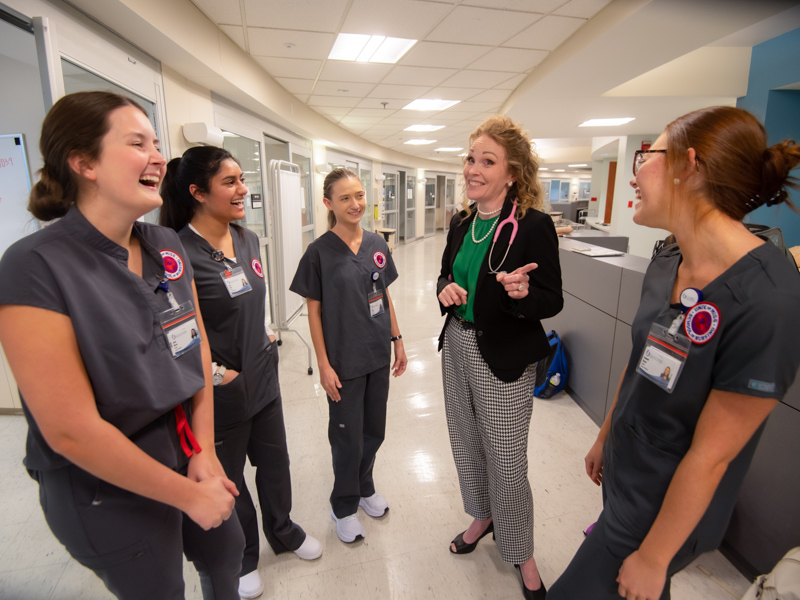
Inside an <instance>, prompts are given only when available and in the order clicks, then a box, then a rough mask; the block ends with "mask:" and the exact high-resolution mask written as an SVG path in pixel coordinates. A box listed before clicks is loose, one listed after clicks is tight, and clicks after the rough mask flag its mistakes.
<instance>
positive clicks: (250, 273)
mask: <svg viewBox="0 0 800 600" xmlns="http://www.w3.org/2000/svg"><path fill="white" fill-rule="evenodd" d="M161 195H162V197H163V199H164V206H163V208H162V209H161V214H160V222H161V224H162V225H166V226H167V227H171V228H172V229H174V230H176V231H177V232H178V235H179V236H180V238H181V241H182V242H183V245H184V247H185V248H186V251H187V253H188V255H189V259H190V261H191V263H192V267H193V268H194V271H195V280H196V282H197V296H198V298H199V301H200V308H201V309H202V311H203V315H204V317H205V319H206V323H207V327H208V340H209V343H210V345H211V357H212V359H213V361H214V362H213V364H212V371H213V382H214V425H215V434H216V450H217V455H218V456H219V459H220V462H221V463H222V465H223V467H224V468H225V472H226V473H227V474H228V477H230V478H231V479H232V480H233V482H234V483H235V484H236V487H237V488H238V490H239V496H238V497H237V498H236V514H237V515H238V517H239V521H241V524H242V529H243V530H244V534H245V539H246V545H245V550H244V558H243V560H242V571H241V574H240V579H239V595H240V596H241V597H242V598H256V597H258V596H260V595H261V594H262V592H263V591H264V584H263V582H262V580H261V576H260V575H259V573H258V556H259V533H258V517H257V515H256V508H255V506H254V504H253V500H252V497H251V496H250V492H249V491H248V489H247V484H246V483H245V480H244V464H245V459H247V458H249V459H250V463H251V464H252V465H253V466H254V467H255V468H256V490H257V492H258V499H259V504H260V505H261V519H262V526H263V529H264V534H265V535H266V537H267V541H268V542H269V545H270V546H271V547H272V550H273V551H274V552H275V554H280V553H282V552H294V553H295V554H297V555H298V556H299V557H300V558H303V559H305V560H313V559H316V558H319V557H320V556H321V555H322V544H320V543H319V541H317V540H316V539H315V538H313V537H312V536H310V535H307V534H306V533H305V532H304V531H303V529H302V528H301V527H300V526H299V525H297V524H296V523H294V522H293V521H292V519H291V517H290V514H289V513H290V512H291V509H292V482H291V476H290V473H289V451H288V449H287V446H286V430H285V427H284V424H283V403H282V401H281V392H280V387H279V384H278V350H277V345H276V344H275V343H274V342H275V336H274V335H272V332H271V331H269V330H268V328H267V324H266V322H265V312H266V311H265V302H266V293H267V287H266V283H265V281H264V269H263V266H262V264H261V260H260V252H259V243H258V236H257V235H256V234H255V233H253V232H252V231H248V230H247V229H244V228H243V227H241V226H240V225H237V224H236V223H235V221H237V220H239V219H243V218H244V217H245V209H244V202H245V197H246V196H247V186H246V185H245V181H244V174H243V173H242V169H241V168H240V167H239V163H238V162H236V160H235V159H234V158H233V156H232V155H231V154H230V153H229V152H228V151H227V150H224V149H222V148H216V147H213V146H201V147H196V148H190V149H189V150H187V151H186V152H185V153H184V154H183V156H182V157H181V158H174V159H172V160H171V161H170V162H169V165H168V167H167V175H166V177H165V178H164V183H163V185H162V187H161ZM209 362H210V361H209Z"/></svg>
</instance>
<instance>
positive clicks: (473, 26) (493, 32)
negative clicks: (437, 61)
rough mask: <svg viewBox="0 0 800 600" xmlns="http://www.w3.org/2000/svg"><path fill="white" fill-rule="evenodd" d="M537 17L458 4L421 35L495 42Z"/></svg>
mask: <svg viewBox="0 0 800 600" xmlns="http://www.w3.org/2000/svg"><path fill="white" fill-rule="evenodd" d="M537 19H539V15H536V14H531V13H524V12H511V11H505V10H493V9H490V8H476V7H473V6H459V7H457V8H456V9H455V10H454V11H453V12H451V13H450V14H449V15H448V16H447V18H446V19H445V20H444V21H442V22H441V23H439V25H437V26H436V28H435V29H434V30H433V31H432V32H430V33H429V34H428V36H427V37H426V38H425V39H426V40H428V41H432V42H453V43H458V42H463V41H464V39H465V38H474V39H476V40H480V42H481V43H482V44H485V45H489V46H497V45H499V44H502V43H503V42H504V41H506V40H507V39H508V38H510V37H511V36H513V35H514V34H516V33H519V32H520V31H522V30H523V29H525V28H526V27H527V26H529V25H531V24H532V23H533V22H534V21H536V20H537Z"/></svg>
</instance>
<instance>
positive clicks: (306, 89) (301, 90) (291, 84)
mask: <svg viewBox="0 0 800 600" xmlns="http://www.w3.org/2000/svg"><path fill="white" fill-rule="evenodd" d="M275 81H277V82H278V83H280V84H281V85H282V86H283V87H285V88H286V89H287V90H289V91H290V92H291V93H292V94H306V95H308V94H310V93H311V90H312V89H313V87H314V80H313V79H290V78H286V77H276V78H275Z"/></svg>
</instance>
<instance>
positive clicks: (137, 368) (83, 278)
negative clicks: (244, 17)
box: [0, 92, 244, 600]
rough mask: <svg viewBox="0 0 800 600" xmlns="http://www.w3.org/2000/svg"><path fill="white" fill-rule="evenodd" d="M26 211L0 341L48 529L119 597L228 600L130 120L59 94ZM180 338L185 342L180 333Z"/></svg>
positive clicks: (175, 289) (156, 179)
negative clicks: (194, 594)
mask: <svg viewBox="0 0 800 600" xmlns="http://www.w3.org/2000/svg"><path fill="white" fill-rule="evenodd" d="M39 147H40V149H41V152H42V157H43V158H44V166H43V168H42V172H41V179H40V181H39V182H37V183H36V185H35V186H34V188H33V191H32V192H31V197H30V204H29V209H30V211H31V213H33V215H34V216H35V217H37V218H39V219H41V220H44V221H51V220H53V219H56V218H59V217H61V219H60V220H59V221H58V222H56V223H54V224H53V225H51V226H49V227H47V228H45V229H43V230H41V231H38V232H36V233H34V234H32V235H30V236H28V237H26V238H23V239H22V240H20V241H19V242H17V243H16V244H14V245H12V246H11V247H10V248H9V249H8V250H7V251H6V252H5V254H4V256H3V259H2V261H0V342H2V344H3V349H4V350H5V353H6V355H7V357H8V360H9V363H10V364H11V370H12V371H13V373H14V377H15V378H16V380H17V383H18V385H19V389H20V396H21V398H22V402H23V409H24V411H25V418H26V419H27V421H28V427H29V431H28V441H27V452H26V456H25V466H26V468H27V469H28V472H29V473H30V474H31V476H32V477H33V478H34V479H36V481H37V482H38V483H39V490H40V501H41V505H42V510H43V511H44V514H45V518H46V520H47V523H48V525H49V526H50V529H51V530H52V531H53V533H54V534H55V536H56V537H57V538H58V540H59V541H60V542H61V543H62V544H64V546H65V547H66V548H67V550H68V551H69V553H70V554H71V555H72V556H73V557H74V558H75V560H77V561H78V562H79V563H81V564H82V565H84V566H86V567H88V568H90V569H92V570H93V571H94V572H95V573H96V574H97V575H98V577H100V578H101V579H102V580H103V582H104V583H105V585H106V586H107V587H108V589H109V590H110V591H111V592H112V593H113V594H114V595H116V596H117V597H119V598H125V599H142V600H150V599H152V598H166V599H171V600H179V599H182V598H184V582H183V556H182V555H183V554H184V553H185V554H186V556H187V558H189V560H191V561H193V562H194V564H195V566H196V567H197V569H198V571H199V572H200V580H201V584H202V588H203V596H204V598H206V599H207V600H222V599H225V600H236V599H237V598H238V594H237V579H238V574H239V569H240V566H241V558H242V548H243V546H244V539H243V536H242V531H241V528H240V527H239V523H238V520H237V519H235V518H234V519H230V520H226V519H228V517H229V516H230V514H231V512H232V510H233V507H234V497H235V495H236V494H237V491H236V487H235V486H234V484H233V482H231V481H230V480H229V479H228V478H227V477H226V476H225V473H224V471H223V469H222V466H221V465H220V462H219V460H218V459H217V457H216V453H215V450H214V425H213V416H214V411H213V398H212V393H211V373H210V370H209V366H210V364H211V354H210V353H209V351H208V342H207V338H206V331H205V328H204V327H203V320H202V318H201V316H200V312H199V311H198V310H197V296H196V294H195V292H194V283H193V273H192V266H191V264H190V263H189V261H188V260H187V259H186V253H185V251H184V249H183V246H182V245H181V243H180V240H179V239H178V236H177V235H176V234H175V232H173V231H171V230H169V229H166V228H163V227H158V226H155V225H150V224H147V223H142V222H140V221H137V219H138V218H139V217H141V216H142V215H144V214H145V213H147V212H150V211H151V210H153V209H155V208H158V207H159V206H160V205H161V197H160V196H159V194H158V185H159V183H160V181H161V178H162V176H163V175H164V163H165V161H164V159H163V157H162V156H161V154H160V153H159V150H158V139H157V138H156V134H155V132H154V131H153V127H152V126H151V125H150V122H149V121H148V119H147V116H146V114H145V112H144V110H142V108H141V107H140V106H139V105H138V104H136V103H135V102H133V101H131V100H129V99H127V98H124V97H122V96H118V95H115V94H110V93H108V92H81V93H77V94H71V95H68V96H64V97H63V98H61V99H60V100H59V101H58V102H56V104H55V105H54V106H53V107H52V108H51V109H50V112H49V113H48V114H47V116H46V117H45V119H44V122H43V124H42V136H41V140H40V143H39ZM192 331H194V332H195V334H196V335H192Z"/></svg>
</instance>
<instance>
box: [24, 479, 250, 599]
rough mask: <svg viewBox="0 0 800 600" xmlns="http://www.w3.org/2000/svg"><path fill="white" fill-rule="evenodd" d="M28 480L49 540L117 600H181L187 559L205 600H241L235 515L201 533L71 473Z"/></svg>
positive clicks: (159, 507) (175, 513) (141, 500)
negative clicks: (36, 484) (34, 483)
mask: <svg viewBox="0 0 800 600" xmlns="http://www.w3.org/2000/svg"><path fill="white" fill-rule="evenodd" d="M184 474H185V473H184ZM31 475H32V476H33V477H34V479H36V480H37V481H38V482H39V501H40V503H41V505H42V509H43V511H44V515H45V518H46V520H47V524H48V525H49V526H50V529H51V530H52V531H53V534H54V535H55V536H56V538H58V541H60V542H61V543H62V544H64V546H65V547H66V548H67V551H68V552H69V553H70V554H71V555H72V557H73V558H74V559H75V560H77V561H78V562H79V563H81V564H82V565H83V566H85V567H87V568H89V569H91V570H92V571H94V572H95V574H96V575H97V576H98V577H99V578H100V579H102V580H103V583H105V585H106V587H107V588H108V589H109V591H111V593H112V594H114V595H115V596H117V597H118V598H122V599H124V600H153V599H155V598H158V599H159V600H183V598H184V582H183V554H186V558H188V559H189V560H190V561H192V562H193V563H194V566H195V567H196V568H197V571H198V572H199V574H200V582H201V586H202V590H203V598H204V599H205V600H239V593H238V589H239V570H240V568H241V562H242V548H243V547H244V536H243V535H242V529H241V527H240V526H239V520H238V519H237V518H236V515H235V514H232V515H231V518H230V519H228V520H227V521H224V522H223V523H222V525H220V526H219V527H216V528H214V529H210V530H209V531H203V529H202V528H201V527H200V526H199V525H197V524H196V523H195V522H194V521H192V520H191V519H190V518H189V517H188V516H186V515H185V514H183V513H181V511H179V510H178V509H177V508H173V507H171V506H169V505H167V504H163V503H161V502H156V501H155V500H150V499H148V498H145V497H143V496H139V495H137V494H133V493H131V492H128V491H125V490H123V489H121V488H118V487H116V486H114V485H111V484H110V483H107V482H105V481H102V480H100V479H98V478H97V477H95V476H93V475H91V474H90V473H87V472H86V471H84V470H82V469H80V468H78V467H76V466H68V467H62V468H59V469H53V470H50V471H32V472H31Z"/></svg>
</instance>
